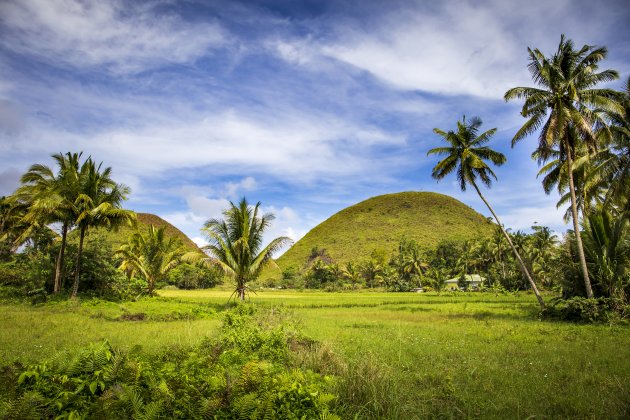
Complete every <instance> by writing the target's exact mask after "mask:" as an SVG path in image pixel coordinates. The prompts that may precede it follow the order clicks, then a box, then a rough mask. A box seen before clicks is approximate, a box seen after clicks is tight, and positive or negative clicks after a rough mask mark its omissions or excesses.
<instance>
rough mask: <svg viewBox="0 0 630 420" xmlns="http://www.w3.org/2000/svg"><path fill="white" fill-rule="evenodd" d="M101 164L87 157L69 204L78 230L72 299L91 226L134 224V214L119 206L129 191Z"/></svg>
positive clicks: (110, 170)
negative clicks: (77, 190) (75, 192)
mask: <svg viewBox="0 0 630 420" xmlns="http://www.w3.org/2000/svg"><path fill="white" fill-rule="evenodd" d="M101 167H102V163H101V164H98V165H96V164H95V163H94V161H93V160H92V158H88V159H87V160H86V161H85V162H84V163H83V165H81V169H80V172H79V194H78V195H77V198H76V200H75V201H74V203H73V205H72V211H73V214H74V217H75V219H74V223H75V224H76V226H77V228H78V229H79V248H78V251H77V256H76V264H75V272H74V284H73V287H72V297H73V298H74V297H76V295H77V292H78V290H79V276H80V272H81V254H82V252H83V241H84V239H85V234H86V233H87V231H88V229H89V228H91V227H105V228H108V229H109V228H115V227H117V226H120V225H121V224H123V223H127V224H133V223H134V222H135V218H136V215H135V213H134V212H132V211H130V210H124V209H122V208H121V207H120V206H121V204H122V202H123V201H124V200H125V199H126V198H127V194H128V193H129V188H128V187H127V186H125V185H123V184H117V183H116V182H114V180H113V179H112V178H111V173H112V168H111V167H107V168H104V169H101Z"/></svg>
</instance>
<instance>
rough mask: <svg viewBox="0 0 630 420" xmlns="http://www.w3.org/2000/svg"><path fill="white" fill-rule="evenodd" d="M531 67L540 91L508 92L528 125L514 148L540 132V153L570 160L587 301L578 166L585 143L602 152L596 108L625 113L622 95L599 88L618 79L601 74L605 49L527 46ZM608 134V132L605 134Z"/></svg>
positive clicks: (600, 123)
mask: <svg viewBox="0 0 630 420" xmlns="http://www.w3.org/2000/svg"><path fill="white" fill-rule="evenodd" d="M528 51H529V56H530V60H529V61H530V62H529V65H528V68H529V71H530V73H531V75H532V79H533V80H534V82H535V83H536V84H537V85H538V87H516V88H512V89H510V90H508V91H507V92H506V93H505V100H506V101H509V100H512V99H517V98H518V99H524V100H525V102H524V104H523V109H522V111H521V114H522V115H523V117H525V118H527V122H525V124H524V125H523V126H522V127H521V128H520V129H519V130H518V131H517V133H516V134H515V135H514V138H513V139H512V146H514V145H515V144H516V142H518V141H520V140H522V139H523V138H525V137H527V136H529V135H530V134H533V133H535V132H536V131H538V130H539V129H540V135H539V140H538V152H539V154H540V156H541V158H542V159H543V160H545V154H546V153H547V151H551V150H553V147H554V146H557V147H559V149H560V152H561V153H560V155H559V157H560V158H562V159H566V163H567V169H566V174H567V178H568V184H569V185H568V189H569V192H570V197H571V212H572V219H573V226H574V229H575V237H576V241H577V248H578V254H579V257H580V264H581V270H582V275H583V279H584V285H585V289H586V295H587V297H589V298H591V297H593V290H592V287H591V282H590V279H589V274H588V267H587V265H586V258H585V255H584V247H583V245H582V239H581V234H580V226H579V216H578V208H577V198H576V187H575V182H574V177H573V175H574V172H573V170H574V168H573V162H574V160H575V157H576V155H575V152H576V149H578V148H579V146H580V144H584V145H586V146H587V147H588V148H589V149H591V150H594V149H596V148H597V143H598V140H597V138H596V134H595V131H594V130H593V127H595V126H600V127H602V128H603V130H604V131H608V128H607V126H606V124H605V121H603V117H602V116H601V115H600V114H599V113H598V112H595V111H594V109H595V108H599V109H602V110H606V111H612V112H614V113H621V106H620V104H619V103H618V101H617V98H618V95H617V93H616V92H615V91H613V90H610V89H603V88H596V86H597V85H598V84H600V83H604V82H608V81H611V80H615V79H617V78H618V74H617V72H615V71H613V70H604V71H601V72H600V71H598V70H599V67H598V63H599V62H600V61H601V60H603V59H604V58H606V55H607V53H608V52H607V50H606V48H604V47H600V48H595V47H593V46H589V45H585V46H583V47H582V48H581V49H579V50H575V49H574V47H573V42H572V41H571V40H569V39H565V37H564V35H562V36H561V38H560V44H559V46H558V50H557V51H556V53H555V54H554V55H553V56H552V57H551V58H547V57H545V55H544V54H543V53H542V52H541V51H539V50H538V49H534V50H532V49H531V48H528ZM606 136H607V134H606Z"/></svg>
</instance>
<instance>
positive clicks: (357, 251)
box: [277, 192, 492, 269]
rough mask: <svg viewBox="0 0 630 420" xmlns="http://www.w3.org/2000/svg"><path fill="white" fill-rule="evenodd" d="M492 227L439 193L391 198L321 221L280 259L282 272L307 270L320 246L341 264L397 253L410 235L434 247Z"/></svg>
mask: <svg viewBox="0 0 630 420" xmlns="http://www.w3.org/2000/svg"><path fill="white" fill-rule="evenodd" d="M491 232H492V223H491V222H489V221H488V219H486V218H485V217H484V216H482V215H481V214H479V213H477V212H476V211H474V210H473V209H472V208H470V207H468V206H467V205H465V204H464V203H462V202H460V201H458V200H456V199H454V198H452V197H449V196H446V195H443V194H438V193H433V192H402V193H396V194H386V195H381V196H378V197H373V198H370V199H368V200H365V201H362V202H360V203H358V204H355V205H354V206H351V207H348V208H346V209H344V210H341V211H340V212H338V213H337V214H335V215H333V216H331V217H330V218H329V219H328V220H326V221H324V222H322V223H320V224H319V225H317V226H316V227H315V228H313V229H312V230H311V231H310V232H308V233H307V234H306V235H305V236H304V237H303V238H302V239H300V240H299V241H298V242H296V243H295V245H293V246H292V247H291V248H290V249H289V250H287V252H285V253H284V254H283V255H282V256H281V257H280V258H279V259H278V261H277V263H278V265H279V266H280V268H281V269H284V268H287V267H294V268H296V269H301V268H302V267H303V266H304V264H305V262H306V260H307V258H308V256H309V255H310V253H311V250H312V249H313V248H314V247H318V248H324V249H326V251H327V252H328V254H329V255H330V256H331V257H332V258H333V259H334V260H335V261H336V262H338V263H344V262H347V261H356V260H361V259H365V258H367V257H369V255H370V253H371V252H372V251H373V250H384V251H385V252H387V253H388V254H390V253H393V252H394V251H395V250H396V248H397V246H398V243H399V241H400V239H401V238H402V237H403V236H404V237H406V238H408V239H414V240H416V241H417V242H418V243H419V244H420V245H421V246H422V247H423V248H425V249H431V248H433V247H435V246H436V245H437V244H438V243H439V242H440V241H442V240H455V241H459V240H466V239H472V238H478V237H480V236H488V235H490V234H491Z"/></svg>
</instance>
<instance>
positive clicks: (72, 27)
mask: <svg viewBox="0 0 630 420" xmlns="http://www.w3.org/2000/svg"><path fill="white" fill-rule="evenodd" d="M159 5H160V3H159V2H149V3H142V4H140V3H139V2H138V3H136V2H123V1H120V0H108V1H97V2H84V1H78V0H13V1H5V2H2V4H1V5H0V15H1V16H2V18H0V19H1V20H2V23H3V24H4V25H5V26H7V27H8V28H9V30H11V31H12V36H11V37H3V41H0V42H1V43H2V45H3V46H4V47H5V48H9V49H11V50H14V51H16V52H18V53H25V54H29V55H33V56H37V57H40V58H43V59H45V60H47V61H50V62H52V63H55V64H57V65H58V64H60V63H65V64H67V65H71V66H76V67H91V66H101V65H102V66H105V67H107V68H109V69H110V70H112V71H114V72H116V73H134V72H139V71H142V70H144V69H146V68H151V67H154V66H156V65H159V64H166V63H189V62H192V61H194V60H195V59H197V58H199V57H200V56H202V55H204V54H205V53H206V52H207V50H208V49H209V48H211V47H214V46H217V45H221V44H223V43H224V42H226V36H225V35H224V33H223V31H222V29H221V28H220V27H219V25H218V24H216V23H204V24H195V23H190V22H184V21H182V20H181V18H180V17H178V16H176V15H174V14H167V13H157V11H156V10H155V9H156V8H157V7H156V6H159Z"/></svg>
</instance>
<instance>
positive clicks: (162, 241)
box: [115, 225, 185, 295]
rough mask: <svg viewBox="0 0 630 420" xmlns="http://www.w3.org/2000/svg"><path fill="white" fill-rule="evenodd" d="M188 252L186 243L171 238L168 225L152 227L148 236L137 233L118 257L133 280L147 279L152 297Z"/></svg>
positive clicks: (121, 267) (118, 251) (117, 254)
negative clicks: (185, 247)
mask: <svg viewBox="0 0 630 420" xmlns="http://www.w3.org/2000/svg"><path fill="white" fill-rule="evenodd" d="M184 253H185V251H184V248H183V244H182V241H181V240H179V238H176V237H173V236H168V235H167V234H166V226H162V227H159V228H156V227H155V226H153V225H150V226H149V229H148V231H147V232H146V233H144V234H143V233H141V232H134V233H133V234H132V235H131V238H129V241H128V242H127V243H126V244H123V245H121V246H120V248H118V250H116V254H115V255H116V257H117V258H118V259H119V260H120V266H119V268H120V269H121V270H122V271H124V272H125V273H126V274H127V276H128V277H129V278H132V277H134V276H140V277H142V278H144V280H145V281H146V282H147V293H148V294H149V295H152V294H153V292H154V289H155V286H156V284H158V283H160V282H162V281H164V280H166V278H167V275H168V273H169V272H170V271H171V270H173V269H174V268H175V267H177V266H178V265H179V264H180V263H181V257H182V256H183V255H184Z"/></svg>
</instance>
